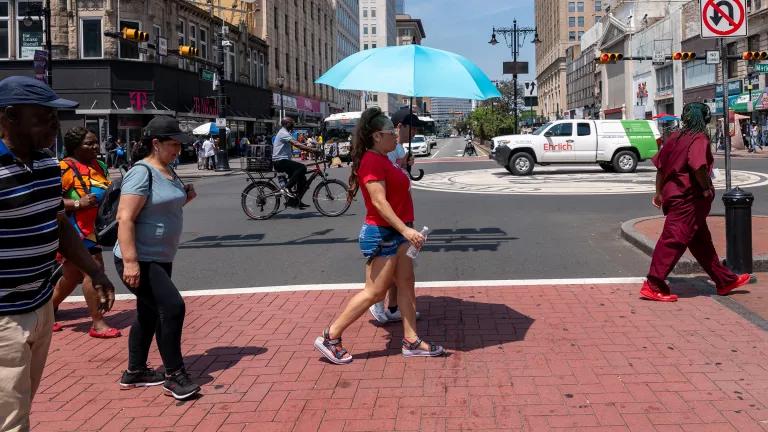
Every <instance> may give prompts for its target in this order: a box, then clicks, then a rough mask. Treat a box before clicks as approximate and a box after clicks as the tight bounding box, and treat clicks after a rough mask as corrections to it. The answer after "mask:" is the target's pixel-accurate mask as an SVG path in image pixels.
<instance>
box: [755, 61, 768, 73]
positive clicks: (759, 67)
mask: <svg viewBox="0 0 768 432" xmlns="http://www.w3.org/2000/svg"><path fill="white" fill-rule="evenodd" d="M755 72H757V73H768V63H766V64H756V65H755Z"/></svg>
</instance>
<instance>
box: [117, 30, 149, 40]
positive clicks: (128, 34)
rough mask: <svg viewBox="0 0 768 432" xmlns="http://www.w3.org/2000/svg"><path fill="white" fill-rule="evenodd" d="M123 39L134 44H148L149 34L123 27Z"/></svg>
mask: <svg viewBox="0 0 768 432" xmlns="http://www.w3.org/2000/svg"><path fill="white" fill-rule="evenodd" d="M122 33H123V39H128V40H131V41H135V42H148V41H149V33H147V32H143V31H140V30H136V29H132V28H128V27H125V28H123V31H122Z"/></svg>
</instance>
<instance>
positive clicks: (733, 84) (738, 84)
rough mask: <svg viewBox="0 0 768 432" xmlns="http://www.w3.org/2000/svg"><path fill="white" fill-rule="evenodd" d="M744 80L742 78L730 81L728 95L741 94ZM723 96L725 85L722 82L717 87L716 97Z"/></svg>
mask: <svg viewBox="0 0 768 432" xmlns="http://www.w3.org/2000/svg"><path fill="white" fill-rule="evenodd" d="M742 85H743V82H742V81H741V80H733V81H728V96H733V95H737V94H741V92H742V89H743V87H742ZM722 97H723V86H722V84H718V85H717V86H716V87H715V98H722Z"/></svg>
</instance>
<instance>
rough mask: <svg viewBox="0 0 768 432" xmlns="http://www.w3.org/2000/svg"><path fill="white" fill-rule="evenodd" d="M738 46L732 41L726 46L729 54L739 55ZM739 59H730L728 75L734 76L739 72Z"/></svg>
mask: <svg viewBox="0 0 768 432" xmlns="http://www.w3.org/2000/svg"><path fill="white" fill-rule="evenodd" d="M737 49H738V46H737V45H736V43H730V44H728V45H727V46H726V50H727V52H728V55H729V56H735V55H737V51H736V50H737ZM738 70H739V60H728V77H730V78H733V77H735V76H736V75H737V74H738Z"/></svg>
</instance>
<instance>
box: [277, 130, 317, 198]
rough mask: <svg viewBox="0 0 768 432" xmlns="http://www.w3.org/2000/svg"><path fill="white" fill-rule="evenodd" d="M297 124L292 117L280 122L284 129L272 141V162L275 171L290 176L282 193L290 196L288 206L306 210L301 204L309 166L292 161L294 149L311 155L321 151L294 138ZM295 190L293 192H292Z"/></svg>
mask: <svg viewBox="0 0 768 432" xmlns="http://www.w3.org/2000/svg"><path fill="white" fill-rule="evenodd" d="M295 124H296V122H295V121H294V120H293V119H292V118H291V117H283V120H282V121H280V125H281V126H282V128H281V129H280V131H278V132H277V135H275V139H274V140H273V141H272V160H273V161H274V166H275V171H277V172H281V173H285V174H286V175H288V184H287V185H286V186H285V190H283V191H282V192H283V193H284V194H286V195H287V196H288V200H287V202H286V205H287V206H289V207H296V208H299V209H305V208H307V207H309V206H308V205H307V204H304V203H303V202H301V196H302V195H303V194H304V192H305V190H306V188H307V166H306V165H304V164H303V163H301V162H295V161H293V160H291V158H292V157H293V147H296V148H298V149H299V150H303V151H306V152H309V153H313V154H318V153H319V151H317V150H315V149H313V148H310V147H308V146H306V145H304V144H302V143H300V142H298V141H297V140H296V139H294V138H293V135H292V134H291V132H292V131H293V127H294V125H295ZM291 190H293V192H291Z"/></svg>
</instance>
